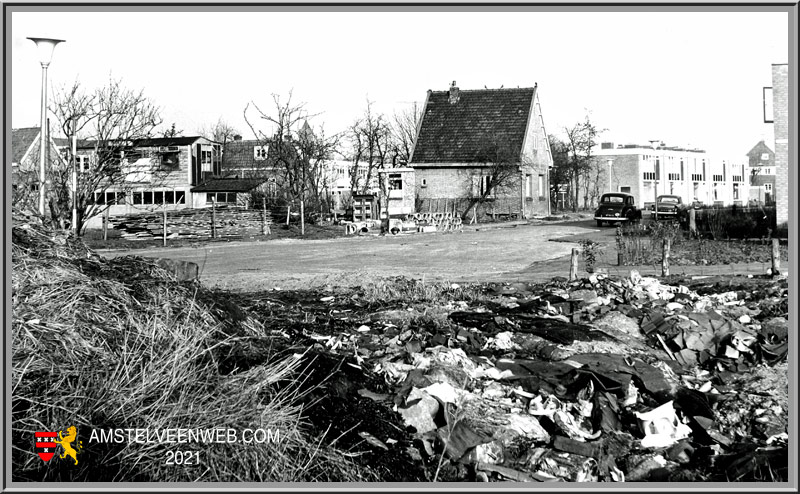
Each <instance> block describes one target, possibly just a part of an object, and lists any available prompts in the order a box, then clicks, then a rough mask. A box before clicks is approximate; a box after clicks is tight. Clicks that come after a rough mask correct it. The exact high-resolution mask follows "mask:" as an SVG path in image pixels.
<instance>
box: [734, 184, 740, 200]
mask: <svg viewBox="0 0 800 494" xmlns="http://www.w3.org/2000/svg"><path fill="white" fill-rule="evenodd" d="M733 200H734V201H738V200H739V184H733Z"/></svg>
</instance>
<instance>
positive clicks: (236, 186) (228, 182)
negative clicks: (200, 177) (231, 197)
mask: <svg viewBox="0 0 800 494" xmlns="http://www.w3.org/2000/svg"><path fill="white" fill-rule="evenodd" d="M264 182H266V179H257V178H216V179H212V180H206V181H205V182H203V183H201V184H200V185H198V186H197V187H194V188H192V192H248V191H250V190H253V189H254V188H256V187H258V186H259V185H261V184H262V183H264Z"/></svg>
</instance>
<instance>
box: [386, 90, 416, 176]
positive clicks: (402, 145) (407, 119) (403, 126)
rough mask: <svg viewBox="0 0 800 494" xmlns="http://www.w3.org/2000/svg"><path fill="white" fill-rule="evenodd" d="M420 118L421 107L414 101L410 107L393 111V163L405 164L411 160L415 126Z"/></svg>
mask: <svg viewBox="0 0 800 494" xmlns="http://www.w3.org/2000/svg"><path fill="white" fill-rule="evenodd" d="M421 119H422V107H421V106H420V105H419V104H418V103H417V102H416V101H415V102H414V103H413V104H412V106H411V107H409V108H406V109H404V110H401V111H400V112H399V113H397V112H395V114H394V121H393V122H392V138H393V140H394V146H395V148H394V156H393V157H394V159H395V163H394V164H395V165H399V166H405V165H407V164H408V162H409V161H410V160H411V151H412V150H413V149H414V140H415V139H416V138H417V127H418V126H419V122H420V120H421Z"/></svg>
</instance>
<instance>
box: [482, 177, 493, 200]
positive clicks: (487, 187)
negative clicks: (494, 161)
mask: <svg viewBox="0 0 800 494" xmlns="http://www.w3.org/2000/svg"><path fill="white" fill-rule="evenodd" d="M492 178H494V177H492V175H482V176H481V189H480V193H481V196H484V195H486V196H488V197H491V196H493V195H494V190H492V188H493V186H494V184H493V183H492Z"/></svg>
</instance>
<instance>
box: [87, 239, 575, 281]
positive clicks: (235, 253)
mask: <svg viewBox="0 0 800 494" xmlns="http://www.w3.org/2000/svg"><path fill="white" fill-rule="evenodd" d="M587 231H588V230H587V228H585V227H581V226H577V227H576V226H573V225H571V224H558V225H541V226H534V225H519V226H516V227H505V228H488V227H487V228H481V229H479V230H477V231H464V232H461V233H431V234H410V235H398V236H391V235H387V236H368V237H346V238H337V239H329V240H317V241H313V242H309V241H305V240H276V241H268V242H229V243H210V244H206V245H204V246H198V247H177V248H170V249H137V250H135V251H99V252H100V254H102V255H104V256H107V257H116V256H120V255H128V254H133V255H137V256H143V257H168V258H170V259H175V260H182V261H191V262H195V263H197V264H198V265H199V266H200V270H201V274H200V280H201V281H202V282H203V283H205V284H208V285H211V286H215V287H219V288H225V289H237V290H247V291H256V290H262V289H270V288H274V287H276V286H279V287H281V288H289V287H295V288H301V287H308V286H309V285H310V284H311V285H320V284H327V282H328V281H327V278H329V277H331V276H335V277H336V278H337V279H342V278H345V279H351V280H353V281H355V283H354V284H358V279H360V278H364V277H365V276H369V275H379V276H384V277H394V276H409V277H413V278H423V277H424V278H425V279H429V280H435V279H436V280H448V281H470V280H481V281H489V280H502V279H504V278H505V276H504V275H506V274H508V273H514V272H519V271H521V270H523V269H525V268H526V267H528V266H530V265H531V264H533V263H534V262H539V261H545V260H549V259H555V258H558V257H563V256H565V255H568V254H569V253H570V251H571V249H572V247H575V246H576V245H577V244H571V243H565V242H550V241H549V240H550V239H553V238H560V237H565V236H569V235H577V234H580V233H586V232H587ZM565 269H566V267H565Z"/></svg>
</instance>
